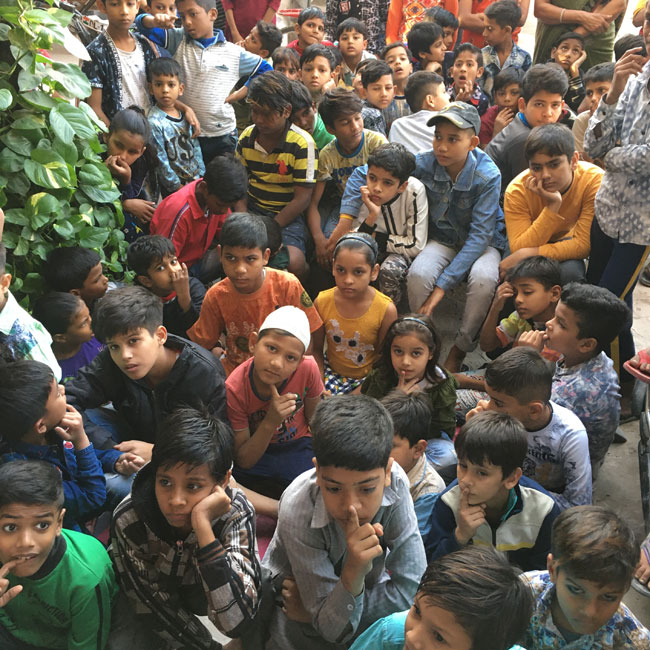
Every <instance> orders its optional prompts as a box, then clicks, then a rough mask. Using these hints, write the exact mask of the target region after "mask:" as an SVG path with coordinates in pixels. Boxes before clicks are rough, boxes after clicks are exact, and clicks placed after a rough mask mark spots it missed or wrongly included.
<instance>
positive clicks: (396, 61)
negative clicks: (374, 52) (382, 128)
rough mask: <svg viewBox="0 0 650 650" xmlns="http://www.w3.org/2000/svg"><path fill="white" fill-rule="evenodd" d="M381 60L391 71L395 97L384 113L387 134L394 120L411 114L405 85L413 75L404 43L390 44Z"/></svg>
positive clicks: (409, 55)
mask: <svg viewBox="0 0 650 650" xmlns="http://www.w3.org/2000/svg"><path fill="white" fill-rule="evenodd" d="M381 58H382V59H383V60H384V61H386V63H388V65H389V66H390V69H391V70H392V71H393V84H394V90H395V97H394V98H393V101H392V102H391V103H390V104H389V106H388V108H387V109H386V110H385V111H384V117H385V118H386V128H387V131H386V133H389V132H390V130H391V127H392V126H393V124H394V123H395V121H396V120H398V119H400V118H402V117H405V116H406V115H410V114H411V107H410V105H409V103H408V100H407V99H406V93H405V90H406V84H407V83H408V79H409V76H410V75H411V74H412V73H413V64H412V63H411V58H412V57H411V53H410V52H409V49H408V47H406V45H405V44H404V43H391V44H390V45H387V46H386V47H385V48H384V49H383V50H382V52H381Z"/></svg>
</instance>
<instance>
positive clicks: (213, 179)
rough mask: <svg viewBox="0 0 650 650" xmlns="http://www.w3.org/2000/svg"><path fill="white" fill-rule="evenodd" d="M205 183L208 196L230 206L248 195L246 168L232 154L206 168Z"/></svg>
mask: <svg viewBox="0 0 650 650" xmlns="http://www.w3.org/2000/svg"><path fill="white" fill-rule="evenodd" d="M267 74H270V73H267ZM262 76H263V75H262ZM280 76H284V75H280ZM203 181H204V182H205V185H206V189H207V191H208V194H213V195H214V196H216V197H217V198H218V199H219V200H220V201H222V202H223V203H227V204H229V205H232V204H233V203H236V202H237V201H241V200H242V199H243V198H245V197H246V195H247V193H248V173H247V172H246V167H244V165H243V163H242V162H241V160H239V158H237V156H235V154H232V153H222V154H221V155H219V156H216V157H214V158H213V159H212V160H211V161H210V162H209V163H208V164H207V165H206V167H205V174H203Z"/></svg>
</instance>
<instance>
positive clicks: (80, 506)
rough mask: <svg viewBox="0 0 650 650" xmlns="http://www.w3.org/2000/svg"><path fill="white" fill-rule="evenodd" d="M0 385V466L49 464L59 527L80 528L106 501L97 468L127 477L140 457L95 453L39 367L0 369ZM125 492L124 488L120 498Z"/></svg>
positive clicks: (74, 413) (22, 363) (76, 418)
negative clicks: (61, 513) (59, 493)
mask: <svg viewBox="0 0 650 650" xmlns="http://www.w3.org/2000/svg"><path fill="white" fill-rule="evenodd" d="M0 386H1V388H2V391H1V395H2V401H1V402H0V422H1V424H0V435H2V444H1V446H0V462H2V463H6V462H11V461H14V460H17V459H20V460H26V459H32V460H43V461H46V462H48V463H50V464H52V465H54V466H55V467H56V468H57V469H58V471H59V472H60V473H61V476H62V477H63V492H64V495H65V496H64V505H65V517H64V524H65V527H66V528H73V529H75V530H81V528H80V526H81V524H83V523H84V522H85V521H88V520H89V519H91V518H92V517H93V516H95V515H96V514H97V513H99V511H100V510H101V509H102V508H103V507H104V504H105V503H106V480H105V478H104V472H103V471H102V465H104V470H105V471H106V472H116V471H122V472H123V473H124V474H132V473H133V472H135V471H136V470H137V468H138V467H139V466H140V465H142V464H143V461H142V459H141V458H135V457H134V456H132V455H127V454H121V453H120V452H119V451H114V450H111V451H101V450H95V448H94V447H93V444H92V443H91V442H90V440H88V436H87V435H86V432H85V430H84V426H83V422H82V418H81V415H80V414H79V413H78V412H77V411H76V410H75V409H74V408H72V407H71V406H68V405H67V404H66V399H65V389H64V387H63V386H61V385H59V384H57V382H56V379H55V378H54V375H53V374H52V371H51V370H50V369H49V368H48V367H47V366H46V365H45V364H44V363H40V362H39V361H27V360H24V361H16V362H15V363H11V364H7V365H5V366H3V367H0ZM126 493H128V488H127V489H126V492H125V493H123V494H122V495H121V498H124V496H125V494H126ZM120 500H121V499H118V500H117V501H116V502H113V503H112V504H111V505H112V507H115V506H116V505H117V503H119V501H120Z"/></svg>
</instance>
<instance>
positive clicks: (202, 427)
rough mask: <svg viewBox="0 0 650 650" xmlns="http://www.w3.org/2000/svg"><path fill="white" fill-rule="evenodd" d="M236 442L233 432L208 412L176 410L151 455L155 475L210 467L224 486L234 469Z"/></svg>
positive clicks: (186, 409) (159, 432)
mask: <svg viewBox="0 0 650 650" xmlns="http://www.w3.org/2000/svg"><path fill="white" fill-rule="evenodd" d="M234 445H235V438H234V435H233V432H232V429H231V428H230V427H229V426H228V425H227V424H226V423H225V422H222V421H221V420H220V419H219V418H217V417H215V416H214V415H211V414H210V413H208V412H207V411H206V410H198V409H195V408H190V407H179V408H175V409H174V410H173V411H172V412H171V413H170V414H169V415H168V416H167V417H166V418H165V419H164V420H163V421H162V422H161V424H160V428H159V429H158V431H157V433H156V444H155V445H154V447H153V452H152V454H151V465H152V468H153V470H154V471H156V470H158V469H159V468H169V467H174V466H176V465H178V464H179V463H182V464H183V465H188V466H189V467H190V468H191V469H194V468H196V467H198V466H199V465H207V466H208V470H209V472H210V475H211V476H212V478H213V479H214V480H215V481H217V482H221V481H223V479H224V478H225V477H226V474H228V470H229V469H230V468H231V466H232V461H233V454H234Z"/></svg>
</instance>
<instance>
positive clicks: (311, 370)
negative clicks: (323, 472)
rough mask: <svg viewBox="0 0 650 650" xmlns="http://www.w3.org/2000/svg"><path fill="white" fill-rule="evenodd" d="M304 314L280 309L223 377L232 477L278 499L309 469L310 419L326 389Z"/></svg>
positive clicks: (290, 308) (264, 324)
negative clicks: (309, 352)
mask: <svg viewBox="0 0 650 650" xmlns="http://www.w3.org/2000/svg"><path fill="white" fill-rule="evenodd" d="M310 338H311V334H310V331H309V321H308V320H307V316H306V315H305V312H304V311H302V310H301V309H298V308H297V307H291V306H286V307H280V308H279V309H276V310H275V311H273V312H271V313H270V314H269V315H268V316H267V317H266V319H265V320H264V322H263V323H262V326H261V327H260V329H259V331H258V332H253V333H252V334H251V335H250V338H249V347H250V351H251V354H252V355H253V356H252V358H250V359H248V361H245V362H244V363H242V364H241V365H239V366H237V368H235V370H233V372H232V373H231V374H230V376H229V377H228V379H227V381H226V394H227V400H228V418H229V419H230V423H231V425H232V428H233V429H234V432H235V467H234V472H233V474H234V476H235V478H236V479H237V481H238V482H239V483H241V484H242V485H244V486H245V487H247V488H250V489H252V490H255V491H256V492H259V493H260V494H263V495H265V496H268V497H271V498H273V499H278V498H279V497H280V495H281V494H282V492H283V491H284V489H285V488H286V487H287V485H289V483H291V481H293V479H294V478H296V476H298V475H299V474H302V472H304V471H306V470H308V469H310V468H311V467H312V457H313V455H314V454H313V452H312V448H311V434H310V432H309V420H310V418H311V416H312V414H313V412H314V410H315V409H316V406H317V404H318V402H319V401H320V399H321V396H322V394H323V392H324V390H325V388H324V386H323V381H322V379H321V376H320V371H319V370H318V365H317V364H316V361H315V360H314V358H313V357H312V356H305V352H306V350H307V348H308V347H309V342H310Z"/></svg>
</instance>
